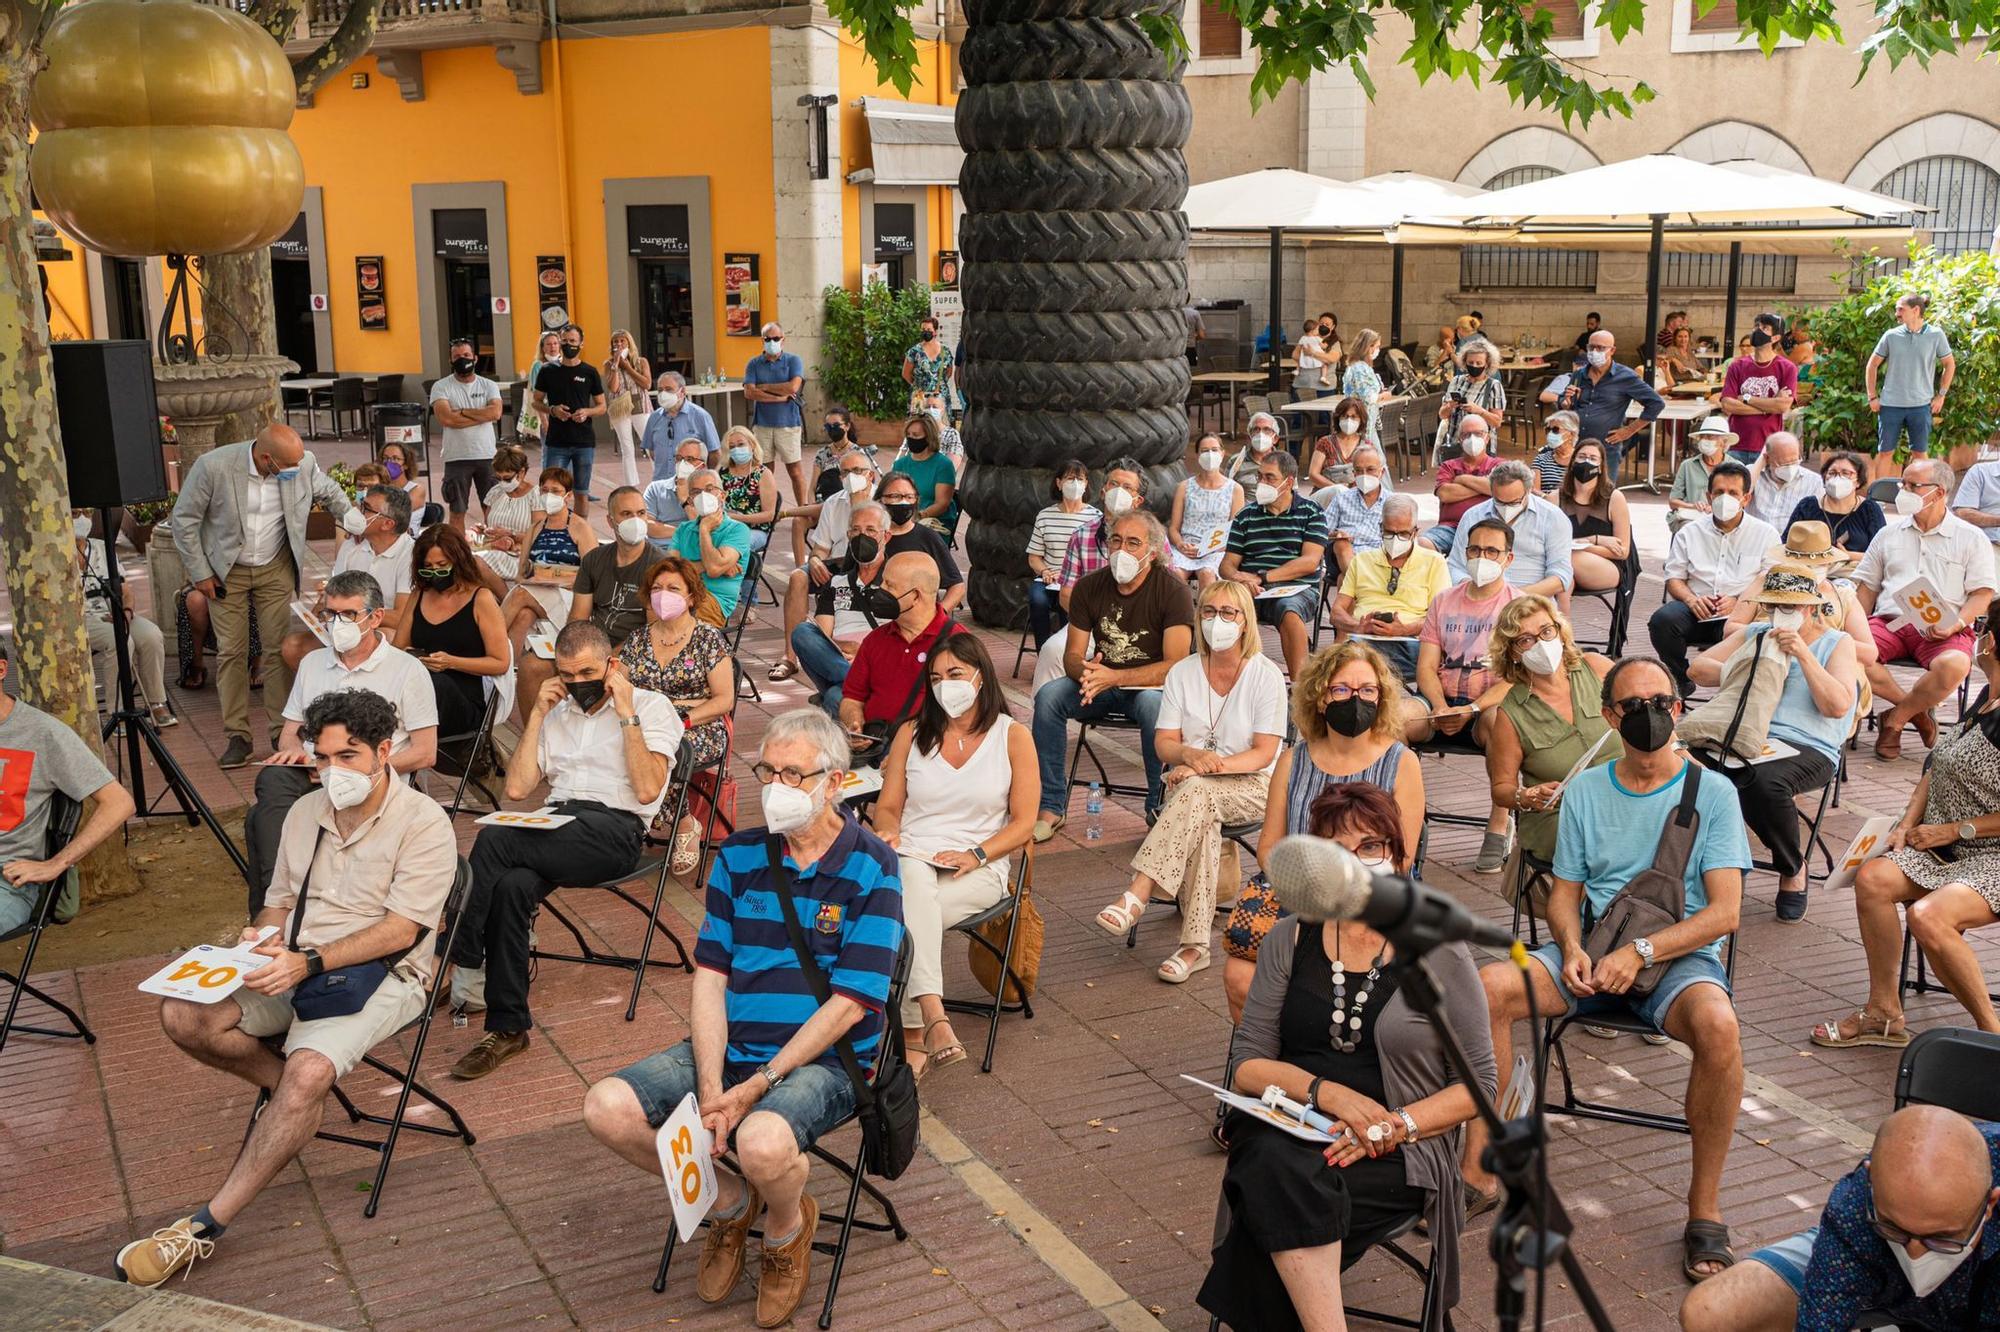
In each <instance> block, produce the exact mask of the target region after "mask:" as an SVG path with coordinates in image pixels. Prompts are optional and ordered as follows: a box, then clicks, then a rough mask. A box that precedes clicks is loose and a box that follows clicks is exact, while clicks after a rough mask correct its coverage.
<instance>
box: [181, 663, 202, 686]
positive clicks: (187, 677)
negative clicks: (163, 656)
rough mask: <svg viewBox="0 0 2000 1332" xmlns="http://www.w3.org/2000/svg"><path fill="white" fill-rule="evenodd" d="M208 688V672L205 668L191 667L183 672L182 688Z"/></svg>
mask: <svg viewBox="0 0 2000 1332" xmlns="http://www.w3.org/2000/svg"><path fill="white" fill-rule="evenodd" d="M207 687H208V671H207V670H206V669H205V668H204V667H200V666H190V667H188V668H187V670H185V671H183V672H181V688H183V689H206V688H207Z"/></svg>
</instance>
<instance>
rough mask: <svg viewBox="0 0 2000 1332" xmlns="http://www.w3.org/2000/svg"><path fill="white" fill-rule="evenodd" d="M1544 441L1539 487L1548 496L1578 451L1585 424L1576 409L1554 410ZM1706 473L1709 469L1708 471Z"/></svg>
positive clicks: (1559, 484) (1537, 461)
mask: <svg viewBox="0 0 2000 1332" xmlns="http://www.w3.org/2000/svg"><path fill="white" fill-rule="evenodd" d="M1542 425H1543V427H1544V429H1545V434H1544V436H1543V445H1542V447H1541V448H1540V449H1539V450H1538V451H1537V452H1536V453H1535V460H1534V468H1535V489H1536V491H1537V492H1538V493H1540V494H1541V495H1542V496H1543V497H1544V498H1547V497H1548V496H1550V495H1553V494H1555V493H1556V491H1557V490H1559V489H1560V488H1561V487H1562V483H1563V474H1564V473H1565V472H1567V471H1569V460H1570V455H1571V454H1572V453H1574V452H1575V451H1576V432H1577V431H1578V430H1579V429H1581V428H1582V426H1581V423H1580V422H1578V420H1577V418H1576V413H1575V412H1550V413H1549V415H1548V419H1547V420H1546V421H1544V422H1543V423H1542ZM1704 475H1706V473H1704Z"/></svg>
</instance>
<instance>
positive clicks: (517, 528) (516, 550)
mask: <svg viewBox="0 0 2000 1332" xmlns="http://www.w3.org/2000/svg"><path fill="white" fill-rule="evenodd" d="M541 498H542V497H541V495H540V493H538V492H537V491H536V489H535V478H534V474H533V473H531V472H530V471H529V470H528V455H527V453H526V452H525V451H524V450H522V449H519V448H516V447H515V446H514V445H512V444H503V445H501V446H500V448H499V450H498V452H496V453H495V454H494V455H493V489H491V490H489V491H487V492H486V494H485V495H483V496H481V497H480V503H481V504H482V505H483V506H484V507H485V510H486V521H485V522H483V523H478V524H475V525H474V526H473V527H472V528H471V529H470V530H469V531H468V532H467V533H466V538H467V539H468V540H469V541H471V542H472V550H473V553H474V554H475V555H477V556H478V557H479V559H480V561H481V562H482V563H484V564H485V565H486V567H487V568H489V569H491V570H493V572H494V573H497V574H499V575H500V576H501V577H502V578H515V577H518V576H519V575H520V572H521V552H522V551H523V550H525V549H527V545H528V529H529V528H531V527H533V526H534V525H535V518H536V516H537V515H538V514H540V513H541V511H542V506H541Z"/></svg>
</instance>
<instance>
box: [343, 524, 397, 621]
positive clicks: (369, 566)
mask: <svg viewBox="0 0 2000 1332" xmlns="http://www.w3.org/2000/svg"><path fill="white" fill-rule="evenodd" d="M416 547H417V543H416V542H415V541H414V540H413V539H412V538H411V536H410V534H409V533H408V532H404V533H402V534H401V535H400V536H398V537H397V538H396V539H395V540H394V541H392V542H391V543H390V544H389V549H387V550H385V551H383V552H382V553H381V554H380V555H377V554H376V553H375V550H374V548H373V547H372V546H370V545H369V544H368V542H367V540H366V538H362V537H356V538H355V539H353V540H351V541H349V542H348V543H347V544H345V545H343V546H342V547H341V548H340V554H338V555H336V556H335V557H334V560H333V571H334V572H335V573H337V574H339V573H347V572H348V571H350V570H354V571H358V572H360V573H365V574H372V575H373V576H374V578H375V583H376V585H377V586H378V587H380V588H381V589H382V604H383V605H385V606H391V607H393V606H394V605H395V604H396V598H397V597H400V596H405V595H407V594H408V593H409V590H410V588H411V586H412V580H413V577H414V575H413V573H412V571H411V567H410V557H411V556H412V555H413V554H414V553H415V552H416Z"/></svg>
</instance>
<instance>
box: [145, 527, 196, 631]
mask: <svg viewBox="0 0 2000 1332" xmlns="http://www.w3.org/2000/svg"><path fill="white" fill-rule="evenodd" d="M146 573H147V576H148V578H149V579H150V580H151V582H152V591H153V623H154V624H157V625H159V626H160V630H161V632H163V633H171V632H172V631H173V628H174V625H175V623H176V618H175V615H174V598H175V597H176V596H177V595H179V593H180V590H181V588H182V587H183V586H184V585H185V584H186V583H187V568H186V566H185V565H183V564H182V563H181V553H180V551H179V550H177V549H175V547H174V543H173V542H172V541H171V540H169V539H168V538H167V537H165V536H162V537H161V538H160V539H159V540H158V541H155V542H152V543H150V544H149V545H148V546H147V547H146Z"/></svg>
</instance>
